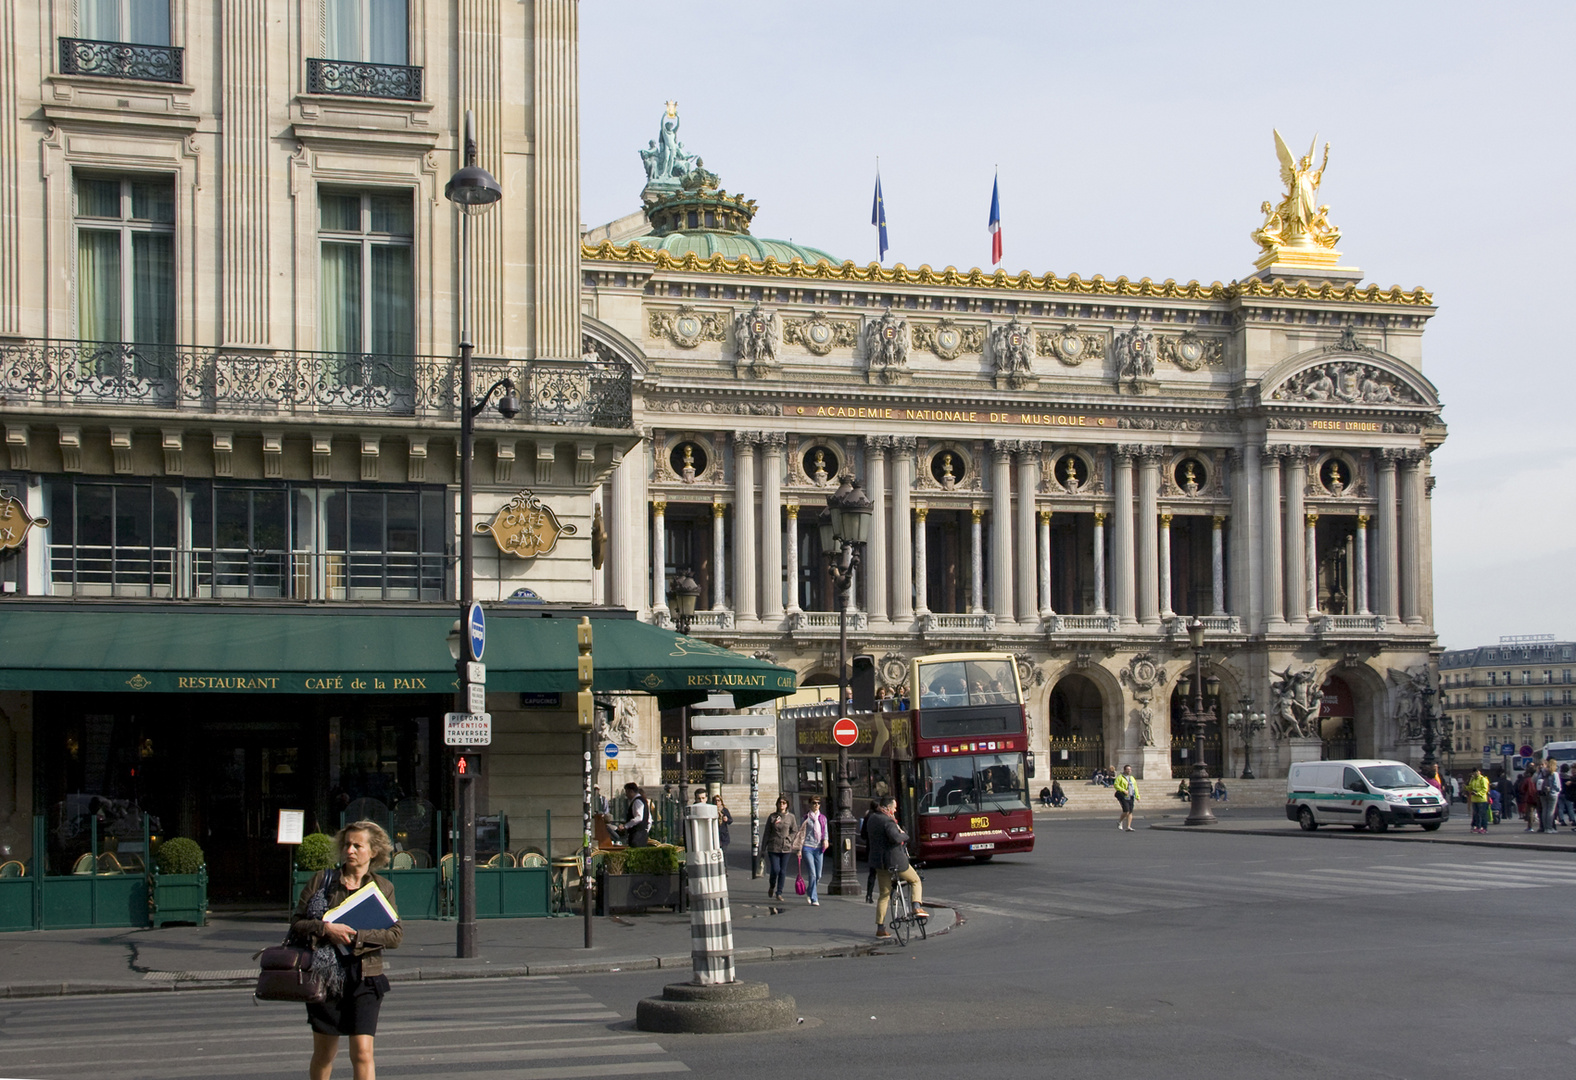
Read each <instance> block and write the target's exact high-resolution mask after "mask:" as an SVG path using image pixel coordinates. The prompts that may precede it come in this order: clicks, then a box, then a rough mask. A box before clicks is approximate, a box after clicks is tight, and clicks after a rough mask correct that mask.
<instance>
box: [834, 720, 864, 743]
mask: <svg viewBox="0 0 1576 1080" xmlns="http://www.w3.org/2000/svg"><path fill="white" fill-rule="evenodd" d="M832 740H833V741H834V742H836V743H837V745H838V746H852V745H854V743H856V742H858V741H859V725H858V724H856V723H854V722H853V721H852V720H850V719H849V718H848V717H846V716H845V717H843V718H842V719H841V720H839V721H838V722H837V723H835V724H833V725H832Z"/></svg>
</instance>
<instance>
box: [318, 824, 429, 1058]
mask: <svg viewBox="0 0 1576 1080" xmlns="http://www.w3.org/2000/svg"><path fill="white" fill-rule="evenodd" d="M336 840H337V841H338V845H339V860H340V861H339V865H338V866H336V867H330V868H329V869H327V870H320V871H318V872H317V874H316V875H315V876H314V877H313V878H312V880H311V881H310V882H308V883H307V886H306V888H304V889H302V890H301V897H300V899H299V900H297V901H296V907H295V917H294V919H293V920H292V921H291V924H290V933H291V936H292V937H293V938H294V939H295V940H296V941H301V942H304V943H306V944H307V945H310V946H311V948H312V971H313V973H314V974H320V975H321V976H322V979H323V984H324V986H325V987H326V988H327V996H326V997H325V998H324V1000H323V1001H322V1003H321V1004H317V1005H308V1006H307V1007H306V1019H307V1023H308V1024H309V1025H310V1026H311V1028H312V1063H311V1066H310V1067H309V1068H308V1070H307V1075H308V1076H309V1077H310V1080H328V1078H329V1076H330V1074H331V1073H332V1072H333V1071H334V1058H336V1057H337V1056H339V1040H340V1038H341V1036H344V1037H347V1038H349V1039H350V1069H351V1075H352V1076H353V1077H355V1080H373V1077H374V1074H375V1072H376V1067H375V1066H374V1064H373V1059H372V1042H373V1037H374V1036H376V1035H377V1033H378V1010H379V1008H381V1006H382V1004H383V997H384V995H386V994H387V993H388V992H389V980H388V976H386V975H384V974H383V950H384V949H397V948H399V945H400V942H401V941H402V940H403V939H404V928H403V927H402V926H401V924H400V923H399V922H398V921H397V920H396V921H395V923H394V925H393V926H390V927H386V928H383V929H367V930H353V929H351V928H350V927H348V926H346V925H344V924H343V923H338V922H325V921H324V919H323V916H324V915H326V914H327V913H328V912H329V911H330V910H331V909H332V908H335V907H338V906H339V905H340V904H342V903H343V902H344V901H345V898H346V897H348V896H350V894H351V893H354V892H355V891H356V890H358V889H360V888H362V887H364V886H365V885H367V884H368V883H369V882H370V883H372V884H373V885H376V886H377V889H378V891H379V892H380V893H382V894H383V898H384V899H385V900H387V901H388V902H389V907H391V908H392V907H393V906H394V885H393V883H392V882H390V881H389V880H388V879H387V878H385V877H381V876H379V875H378V874H376V873H374V871H375V870H379V869H382V868H383V867H384V866H386V865H387V864H388V861H389V856H391V855H392V854H393V853H394V845H393V844H392V843H391V842H390V841H389V835H388V833H386V832H384V831H383V827H382V826H381V825H378V824H377V823H375V822H371V821H353V822H351V823H350V824H349V825H346V826H345V827H344V828H342V829H340V830H339V834H338V836H337V837H336Z"/></svg>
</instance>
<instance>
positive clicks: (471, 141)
mask: <svg viewBox="0 0 1576 1080" xmlns="http://www.w3.org/2000/svg"><path fill="white" fill-rule="evenodd" d="M464 142H465V145H464V153H465V165H464V167H463V168H461V169H460V170H459V171H458V172H456V173H455V174H454V175H453V176H452V177H450V179H449V182H448V184H446V185H445V186H444V188H443V194H444V197H445V198H447V199H448V200H449V201H450V202H452V203H453V204H454V205H455V206H457V207H459V208H460V209H461V210H462V211H463V213H462V214H461V216H460V305H459V320H460V611H461V613H462V614H461V620H462V622H463V621H464V620H467V619H469V618H470V609H471V603H472V602H473V601H474V600H475V598H476V591H475V587H474V585H473V583H472V580H471V574H472V558H471V531H472V530H471V513H472V509H471V502H472V487H471V453H472V449H473V444H474V442H475V420H476V416H477V414H479V413H480V412H481V411H482V410H483V409H484V408H486V407H487V403H488V402H489V401H491V400H492V396H493V394H495V393H497V392H498V391H499V390H500V389H501V390H503V391H504V396H503V397H502V398H501V399H500V400H499V402H498V411H499V412H500V413H502V414H503V415H504V417H505V419H509V418H512V417H514V416H516V415H518V414H519V412H520V401H519V398H517V397H516V396H515V393H514V383H513V382H511V381H510V380H509V379H507V378H504V379H499V380H498V381H497V382H496V383H494V384H493V385H492V386H491V387H489V388H488V390H487V393H486V395H485V396H483V398H482V399H481V402H480V403H478V404H473V403H472V401H471V350H472V342H471V273H470V255H471V218H473V217H476V216H478V215H481V214H485V213H486V212H487V211H488V210H490V209H491V208H492V206H493V204H494V203H496V202H497V201H498V200H499V199H501V198H503V188H501V187H499V186H498V181H496V180H494V179H493V178H492V175H491V174H490V173H488V172H487V170H486V169H483V168H482V167H481V166H479V165H477V164H476V118H475V116H474V115H473V114H472V113H471V111H470V110H469V109H467V110H466V111H465V133H464ZM460 637H461V644H460V649H459V651H458V655H457V657H456V664H457V665H458V670H459V676H460V695H459V696H460V700H461V702H462V705H461V706H460V708H461V709H462V710H465V709H468V708H469V706H468V705H466V704H463V703H464V702H465V699H466V698H467V697H468V694H469V690H470V680H469V668H468V662H470V661H474V660H476V659H477V657H476V656H474V655H472V648H471V644H470V641H471V635H470V634H468V633H462V634H461V635H460ZM454 783H455V791H454V801H455V817H456V819H457V822H458V824H459V834H460V835H459V844H458V845H457V846H458V848H459V850H458V851H457V852H456V853H455V862H456V863H457V864H458V865H457V866H456V867H455V869H456V871H457V873H456V875H455V876H456V879H457V882H458V885H459V923H458V925H457V928H456V931H455V943H454V947H455V955H456V956H459V957H461V958H464V957H472V956H475V955H476V787H475V783H476V781H475V778H474V777H472V776H456V778H455V781H454Z"/></svg>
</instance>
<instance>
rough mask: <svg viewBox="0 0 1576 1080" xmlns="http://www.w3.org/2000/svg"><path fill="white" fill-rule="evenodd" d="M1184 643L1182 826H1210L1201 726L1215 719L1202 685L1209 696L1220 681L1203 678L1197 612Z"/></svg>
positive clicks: (1211, 817) (1201, 635) (1201, 628)
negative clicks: (1187, 749)
mask: <svg viewBox="0 0 1576 1080" xmlns="http://www.w3.org/2000/svg"><path fill="white" fill-rule="evenodd" d="M1187 637H1188V644H1189V645H1190V646H1191V647H1192V649H1193V674H1192V676H1191V677H1189V676H1187V675H1184V676H1183V677H1182V679H1181V682H1180V686H1179V687H1178V689H1180V690H1181V691H1182V697H1183V706H1182V714H1183V717H1184V718H1185V719H1186V720H1187V722H1188V723H1190V724H1192V725H1193V775H1192V776H1191V777H1190V778H1189V781H1188V795H1189V796H1191V798H1192V806H1191V808H1190V809H1189V810H1188V815H1187V820H1186V821H1184V822H1183V824H1184V825H1213V824H1215V815H1214V813H1213V812H1212V811H1211V810H1210V808H1209V769H1208V768H1207V767H1205V765H1204V728H1205V725H1207V724H1208V723H1209V722H1210V721H1211V720H1213V719H1215V709H1214V706H1210V707H1209V708H1205V707H1204V689H1205V687H1204V684H1205V683H1206V682H1208V683H1209V696H1210V697H1216V696H1218V695H1219V694H1220V680H1219V679H1218V678H1216V677H1215V676H1214V675H1213V674H1211V675H1210V676H1209V678H1208V679H1205V678H1204V621H1203V620H1202V619H1200V618H1199V617H1198V616H1197V615H1195V616H1193V619H1192V621H1191V622H1189V623H1188V624H1187ZM1190 685H1191V688H1192V691H1193V704H1192V706H1191V707H1189V706H1188V705H1187V704H1186V699H1187V694H1188V689H1189V686H1190Z"/></svg>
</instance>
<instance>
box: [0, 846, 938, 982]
mask: <svg viewBox="0 0 1576 1080" xmlns="http://www.w3.org/2000/svg"><path fill="white" fill-rule="evenodd" d="M859 871H860V872H859V883H860V886H861V889H862V888H863V884H864V867H863V866H861V867H860V868H859ZM828 884H830V875H828V877H827V880H826V881H825V882H823V887H824V886H825V885H828ZM728 888H729V892H730V895H731V897H732V911H733V944H734V959H735V961H736V962H738V963H741V964H743V963H759V962H763V961H767V960H787V959H803V958H808V957H824V956H853V955H857V954H860V953H864V952H869V951H872V950H874V949H875V948H877V943H876V940H875V937H874V934H875V908H874V907H873V906H871V905H868V904H866V903H865V901H864V897H863V895H860V896H858V897H836V896H827V895H824V894H823V895H822V897H821V906H820V907H811V906H810V905H809V904H808V903H807V902H806V901H805V899H804V898H803V897H800V896H796V895H794V893H793V888H792V885H791V884H790V886H789V888H788V889H787V890H786V892H785V894H784V895H785V897H786V899H785V901H784V902H783V903H782V904H776V903H771V902H769V901H768V900H767V898H766V879H765V878H764V877H762V878H758V879H752V878H751V877H750V875H749V871H748V870H746V869H730V871H729V874H728ZM926 906H927V907H934V908H935V909H936V911H935V913H934V916H935V917H934V919H933V922H934V924H935V925H936V928H937V930H940V929H942V928H943V927H946V926H951V925H952V924H953V922H954V921H955V914H954V912H953V911H952V910H951V909H950V908H947V906H946V905H944V904H939V903H937V904H927V905H926ZM285 922H286V912H285V911H284V910H283V909H276V910H258V911H223V912H220V913H217V914H215V915H211V916H210V917H209V921H208V925H207V926H204V927H194V926H170V927H164V928H161V929H158V930H148V929H128V930H114V929H97V930H37V931H21V932H16V933H6V934H0V998H4V997H40V996H55V995H61V994H86V993H105V992H110V993H128V992H157V991H172V990H190V989H197V988H212V987H215V986H250V985H251V984H252V982H253V981H254V980H255V978H256V975H257V969H256V966H255V962H254V961H253V960H252V954H253V953H255V952H256V951H257V950H259V949H261V948H264V947H265V946H268V945H274V944H277V943H278V942H279V941H280V939H281V938H282V937H283V936H284V932H285ZM935 932H936V930H933V931H932V933H935ZM454 937H455V924H454V923H452V922H437V921H421V922H408V923H406V924H405V941H404V944H403V945H402V946H401V947H400V948H399V949H398V950H396V951H393V952H391V953H389V955H388V975H389V978H390V980H391V981H398V980H407V979H454V978H478V977H482V978H485V977H493V978H499V977H510V976H522V975H562V974H574V973H584V972H605V971H632V970H649V969H653V968H673V969H675V973H676V974H677V973H679V972H682V973H683V976H681V977H687V975H688V972H689V971H690V917H689V914H688V913H687V912H686V913H684V914H678V913H675V912H667V911H661V912H652V913H645V914H633V915H615V916H611V917H603V918H597V919H594V920H593V926H592V941H593V947H592V948H590V949H587V948H586V947H585V922H584V920H583V919H582V918H581V917H579V916H567V917H566V916H560V917H556V918H547V919H482V920H479V921H478V922H477V942H476V945H477V948H476V951H477V956H475V957H473V958H471V959H468V960H460V959H457V958H456V957H455V955H454ZM883 947H885V946H883Z"/></svg>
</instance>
